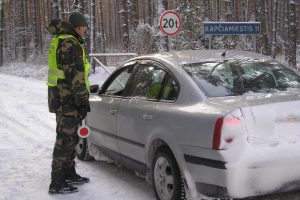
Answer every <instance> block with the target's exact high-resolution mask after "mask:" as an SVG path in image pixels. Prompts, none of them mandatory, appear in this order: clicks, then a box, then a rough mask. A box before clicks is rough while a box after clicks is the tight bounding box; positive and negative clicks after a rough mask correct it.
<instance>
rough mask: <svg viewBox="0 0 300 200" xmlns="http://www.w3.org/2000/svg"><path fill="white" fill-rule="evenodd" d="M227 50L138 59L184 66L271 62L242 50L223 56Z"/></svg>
mask: <svg viewBox="0 0 300 200" xmlns="http://www.w3.org/2000/svg"><path fill="white" fill-rule="evenodd" d="M224 52H225V50H224V49H221V50H186V51H174V52H162V53H157V54H151V55H145V56H139V57H137V59H147V58H152V59H153V58H154V59H158V60H166V61H169V62H171V63H173V64H174V65H183V64H186V63H196V62H207V61H222V60H240V59H242V60H244V59H259V60H271V58H270V57H267V56H263V55H261V54H257V53H254V52H249V51H241V50H226V56H225V57H223V56H221V55H222V53H224Z"/></svg>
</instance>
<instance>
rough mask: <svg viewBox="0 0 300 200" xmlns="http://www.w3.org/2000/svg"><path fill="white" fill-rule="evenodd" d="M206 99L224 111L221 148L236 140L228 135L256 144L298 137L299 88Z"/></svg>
mask: <svg viewBox="0 0 300 200" xmlns="http://www.w3.org/2000/svg"><path fill="white" fill-rule="evenodd" d="M209 101H210V104H214V106H215V107H218V108H220V109H221V110H222V111H223V113H224V117H223V119H224V120H223V124H222V129H221V138H220V149H227V148H229V146H232V145H233V144H235V142H231V139H230V138H240V139H242V138H245V140H246V142H247V143H248V144H251V145H253V146H258V147H259V146H276V145H278V144H280V143H282V142H285V143H296V142H299V141H300V131H299V130H300V109H298V108H300V97H299V92H298V91H297V92H295V91H292V92H278V93H274V94H256V93H251V94H246V95H242V96H235V97H232V96H231V97H218V98H209ZM232 119H237V120H238V121H237V120H232ZM233 121H236V122H239V123H238V124H239V125H238V126H236V125H235V126H233V125H232V124H233V123H232V122H233ZM224 122H225V123H224ZM218 123H219V124H220V121H219V122H218V121H217V122H216V125H218V126H220V125H219V124H218ZM219 129H220V128H219ZM233 130H234V131H233ZM228 141H230V143H232V145H231V144H229V143H228Z"/></svg>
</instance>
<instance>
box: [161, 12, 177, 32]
mask: <svg viewBox="0 0 300 200" xmlns="http://www.w3.org/2000/svg"><path fill="white" fill-rule="evenodd" d="M169 13H172V14H174V15H176V16H177V18H178V19H179V28H178V30H177V31H176V32H174V33H171V34H170V33H167V32H166V31H164V30H163V29H162V18H163V17H164V16H165V15H166V14H169ZM159 28H160V30H161V31H162V32H163V33H164V34H167V35H169V36H173V35H175V34H176V33H178V32H179V31H180V30H181V19H180V17H179V15H178V14H177V13H176V12H175V11H165V12H164V13H163V14H162V15H161V17H160V20H159Z"/></svg>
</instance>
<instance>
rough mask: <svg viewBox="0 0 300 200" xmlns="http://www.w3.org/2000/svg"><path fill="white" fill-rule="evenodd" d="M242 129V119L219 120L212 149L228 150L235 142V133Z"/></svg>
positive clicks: (230, 117) (229, 117) (225, 118)
mask: <svg viewBox="0 0 300 200" xmlns="http://www.w3.org/2000/svg"><path fill="white" fill-rule="evenodd" d="M239 128H240V119H238V118H236V117H232V116H226V117H224V118H223V117H222V118H218V119H217V121H216V123H215V129H214V135H213V142H212V148H213V149H214V150H221V149H226V148H227V146H228V145H229V144H230V143H232V142H233V141H234V135H235V134H234V132H236V130H237V129H239Z"/></svg>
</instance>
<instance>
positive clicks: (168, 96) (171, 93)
mask: <svg viewBox="0 0 300 200" xmlns="http://www.w3.org/2000/svg"><path fill="white" fill-rule="evenodd" d="M178 93H179V86H178V84H177V82H176V81H175V80H174V78H173V77H172V76H169V78H168V80H167V82H166V84H165V86H164V88H163V90H162V95H161V99H162V100H168V101H175V100H176V98H177V96H178Z"/></svg>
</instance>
